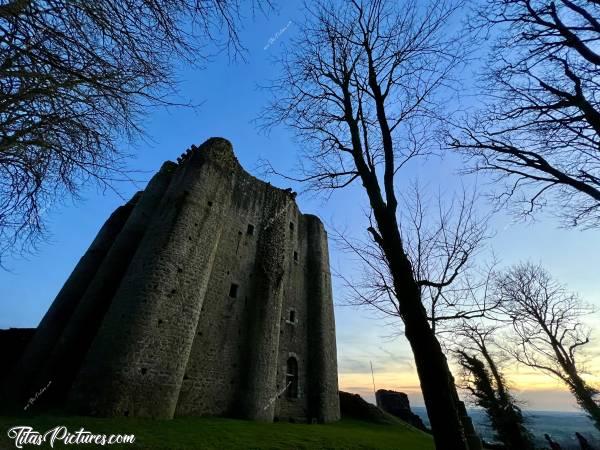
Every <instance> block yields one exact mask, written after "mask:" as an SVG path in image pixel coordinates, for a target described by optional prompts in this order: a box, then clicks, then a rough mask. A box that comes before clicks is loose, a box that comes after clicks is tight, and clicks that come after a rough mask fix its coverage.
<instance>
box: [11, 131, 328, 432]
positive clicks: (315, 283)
mask: <svg viewBox="0 0 600 450" xmlns="http://www.w3.org/2000/svg"><path fill="white" fill-rule="evenodd" d="M49 381H51V384H50V386H49V387H48V392H47V393H45V394H44V396H43V397H41V398H40V404H43V403H44V402H45V403H46V404H53V405H59V406H61V405H62V406H64V407H66V408H68V409H69V410H71V411H74V412H77V413H82V414H91V415H99V416H144V417H160V418H171V417H173V416H174V415H225V416H232V417H243V418H248V419H254V420H264V421H272V420H274V419H280V420H299V421H305V420H309V421H315V420H316V421H320V422H329V421H334V420H337V419H339V414H340V413H339V400H338V385H337V363H336V346H335V329H334V317H333V302H332V294H331V279H330V272H329V261H328V248H327V235H326V232H325V230H324V228H323V225H322V223H321V222H320V220H319V219H318V218H317V217H315V216H312V215H305V214H302V213H301V212H300V211H299V209H298V207H297V205H296V203H295V201H294V195H293V194H292V193H291V192H290V191H289V190H281V189H277V188H275V187H273V186H271V185H270V184H268V183H265V182H262V181H260V180H257V179H256V178H254V177H252V176H251V175H249V174H248V173H247V172H246V171H244V169H243V168H242V167H241V166H240V165H239V163H238V161H237V159H236V158H235V156H234V154H233V150H232V147H231V144H230V143H229V142H228V141H226V140H225V139H220V138H212V139H209V140H208V141H206V142H205V143H204V144H202V145H201V146H200V147H199V148H197V147H195V146H192V149H190V150H188V152H187V153H186V154H184V155H182V157H181V158H180V159H178V163H173V162H166V163H165V164H163V166H162V168H161V169H160V171H159V172H158V173H157V174H156V175H155V176H154V177H153V178H152V180H151V181H150V182H149V184H148V186H147V187H146V189H145V190H144V191H142V192H138V193H137V194H136V195H135V196H134V197H133V198H132V199H131V200H130V201H129V202H128V203H127V204H126V205H124V206H122V207H120V208H118V209H117V210H116V211H115V212H114V213H113V214H112V215H111V217H110V218H109V219H108V221H107V222H106V223H105V224H104V226H103V227H102V229H101V230H100V232H99V233H98V235H97V237H96V239H95V240H94V241H93V242H92V244H91V246H90V248H89V249H88V250H87V252H86V253H85V254H84V255H83V257H82V258H81V260H80V261H79V263H78V264H77V266H76V267H75V269H74V270H73V272H72V274H71V276H70V277H69V279H68V280H67V281H66V283H65V285H64V287H63V288H62V290H61V291H60V292H59V294H58V296H57V297H56V299H55V301H54V302H53V304H52V306H51V307H50V309H49V310H48V312H47V313H46V315H45V317H44V318H43V320H42V321H41V323H40V325H39V327H38V329H37V331H36V333H35V335H34V337H33V339H32V341H31V343H30V344H29V346H28V348H27V350H26V352H25V353H24V355H23V357H22V358H21V360H20V361H19V362H18V363H17V365H16V366H15V367H14V369H13V372H12V376H9V379H8V380H7V381H5V384H6V386H10V388H9V389H5V395H9V396H10V395H12V396H27V395H30V393H32V392H36V391H37V390H38V389H39V387H40V386H47V385H48V383H49ZM7 391H10V392H7Z"/></svg>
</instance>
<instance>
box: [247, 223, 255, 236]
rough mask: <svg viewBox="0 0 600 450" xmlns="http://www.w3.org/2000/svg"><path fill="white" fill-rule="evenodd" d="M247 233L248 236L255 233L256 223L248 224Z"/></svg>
mask: <svg viewBox="0 0 600 450" xmlns="http://www.w3.org/2000/svg"><path fill="white" fill-rule="evenodd" d="M246 234H247V235H248V236H252V235H253V234H254V225H252V224H248V229H247V230H246Z"/></svg>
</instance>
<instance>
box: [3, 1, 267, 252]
mask: <svg viewBox="0 0 600 450" xmlns="http://www.w3.org/2000/svg"><path fill="white" fill-rule="evenodd" d="M262 4H268V0H267V1H265V2H263V3H262ZM239 14H240V4H239V0H218V1H217V0H154V1H147V0H102V1H71V0H40V1H37V0H36V1H33V0H8V1H3V2H2V4H0V48H1V49H2V50H1V52H0V256H1V255H2V254H3V253H6V252H10V251H11V250H12V251H17V252H18V251H20V250H24V249H26V248H28V246H30V245H32V244H35V242H36V240H37V239H39V238H40V237H41V236H42V235H43V231H44V221H43V211H44V210H45V209H47V208H52V204H53V203H54V202H57V201H60V200H61V199H63V198H64V197H65V196H67V197H73V196H74V197H76V196H77V193H78V191H79V189H80V187H81V186H82V185H84V184H85V183H87V182H88V181H97V182H99V183H100V185H101V186H103V187H105V188H106V187H110V186H111V185H112V182H113V181H114V179H115V178H123V176H122V175H123V174H122V172H121V169H122V168H123V165H122V159H123V157H124V156H125V155H123V154H122V153H121V152H120V151H119V148H118V146H117V142H118V141H119V140H122V139H123V138H126V139H130V138H132V137H134V136H135V135H137V134H139V132H140V131H141V130H140V118H141V116H142V114H143V113H144V111H145V110H146V108H147V107H149V106H151V105H156V104H161V105H165V104H169V101H168V99H167V97H166V95H168V94H169V93H171V92H173V91H174V90H175V88H176V83H175V79H174V76H173V68H174V66H175V65H176V62H177V60H176V57H178V58H182V59H183V60H185V61H187V62H189V63H193V64H198V65H200V64H202V63H204V62H206V57H207V56H208V54H207V51H208V48H207V45H208V44H209V43H212V44H216V46H217V47H218V46H220V45H226V46H229V47H230V48H231V50H232V52H236V51H239V50H240V48H241V47H240V42H239V40H238V36H237V23H238V19H239ZM232 54H233V53H232Z"/></svg>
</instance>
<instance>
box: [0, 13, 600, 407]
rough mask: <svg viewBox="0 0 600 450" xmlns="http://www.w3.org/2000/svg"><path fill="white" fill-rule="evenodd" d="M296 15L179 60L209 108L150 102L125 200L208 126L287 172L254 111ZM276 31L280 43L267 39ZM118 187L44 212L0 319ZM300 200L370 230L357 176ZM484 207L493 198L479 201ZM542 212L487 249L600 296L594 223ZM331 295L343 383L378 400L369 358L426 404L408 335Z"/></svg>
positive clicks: (96, 223) (526, 384)
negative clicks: (237, 55) (221, 48)
mask: <svg viewBox="0 0 600 450" xmlns="http://www.w3.org/2000/svg"><path fill="white" fill-rule="evenodd" d="M301 18H302V12H301V9H300V5H299V3H294V2H289V3H286V4H284V3H283V2H281V4H280V5H279V11H278V13H272V14H269V16H268V17H263V16H260V15H259V16H257V17H256V18H255V19H254V20H248V21H246V22H245V29H244V31H243V32H242V34H241V38H242V41H243V43H244V45H245V46H246V47H247V49H248V54H247V56H246V62H242V61H238V62H234V63H230V62H229V60H228V57H227V56H226V55H221V56H219V57H216V58H215V59H214V61H213V62H211V63H210V64H208V65H207V68H206V69H204V70H195V69H190V68H186V67H182V68H180V69H179V71H178V73H179V78H180V79H181V85H180V93H179V96H180V99H183V100H185V101H190V102H193V103H202V106H201V107H200V108H199V110H198V111H192V110H190V109H186V108H172V109H170V110H168V111H167V110H164V109H157V110H154V111H150V113H149V115H148V116H147V118H146V120H145V122H144V129H145V130H146V132H147V139H146V141H139V142H137V143H136V144H135V145H133V146H124V147H126V148H124V150H125V152H128V153H132V154H134V155H135V157H134V158H132V159H131V160H130V161H129V162H128V164H129V167H130V168H132V169H135V170H141V171H145V173H144V174H142V175H139V178H140V179H141V182H140V183H139V184H138V186H134V185H133V184H125V183H123V184H121V185H119V190H120V193H121V195H122V197H124V198H129V197H130V196H131V195H132V194H133V193H134V192H135V191H136V190H138V189H139V188H140V187H143V186H144V184H145V182H144V180H147V179H148V178H149V177H150V176H151V174H152V173H153V172H154V171H156V170H157V169H158V168H159V167H160V165H161V163H162V162H163V161H165V160H168V159H172V160H174V159H175V158H176V157H177V156H178V155H179V154H180V153H181V152H182V151H184V150H185V149H186V148H188V147H189V146H190V145H191V144H200V143H202V142H203V141H204V140H206V139H207V138H209V137H211V136H222V137H225V138H227V139H229V140H230V141H231V142H232V143H233V146H234V149H235V152H236V155H237V157H238V159H239V160H240V162H241V164H242V165H243V166H244V167H245V168H246V169H247V170H248V171H250V172H251V173H253V174H255V175H260V174H259V172H258V170H257V167H258V161H259V159H261V158H264V159H268V160H270V161H271V162H272V163H273V165H275V166H276V167H278V168H279V169H280V170H282V171H286V170H287V171H289V170H291V169H292V168H293V166H294V163H295V161H296V157H297V148H298V145H297V144H296V142H295V141H294V138H293V136H292V135H291V134H290V132H289V131H288V130H286V129H284V128H278V129H274V130H273V131H272V132H271V133H270V134H269V135H268V136H267V135H264V134H261V133H259V131H258V130H257V127H256V125H255V124H254V123H253V119H255V118H256V117H257V115H258V113H259V112H260V109H261V108H262V107H264V106H265V104H266V101H267V93H266V92H264V91H262V90H261V89H258V88H257V86H258V85H260V84H265V83H266V82H267V81H268V80H269V79H270V78H272V77H273V76H274V75H275V74H276V71H277V67H276V66H274V63H273V61H272V57H273V56H274V55H276V54H277V52H278V51H279V49H280V45H281V44H282V43H285V42H286V40H288V39H289V38H290V37H291V36H292V35H293V33H294V32H295V30H296V29H297V24H298V23H299V22H301V21H302V19H301ZM290 22H291V23H290ZM273 40H274V41H275V42H272V43H270V42H271V41H273ZM265 47H268V48H266V49H265ZM465 77H466V78H467V79H469V77H470V75H469V74H465ZM457 166H458V161H457V159H456V158H455V157H453V156H452V155H449V156H447V157H445V158H444V159H433V160H429V161H427V163H422V164H415V165H413V166H412V167H411V168H410V170H409V171H408V172H405V173H403V174H402V175H401V176H403V177H405V178H406V179H414V178H415V177H417V176H418V177H419V178H420V179H422V180H423V179H424V180H426V181H428V182H429V184H430V185H431V186H432V187H433V188H434V189H435V190H437V189H438V187H439V188H441V189H443V190H453V189H458V188H459V186H460V183H461V180H460V177H459V176H458V175H457V174H456V173H455V172H456V168H457ZM272 181H273V183H274V184H276V185H279V186H282V187H287V186H288V185H289V184H288V183H287V182H285V181H282V180H277V179H273V180H272ZM469 183H470V181H469ZM296 189H298V188H297V187H296ZM122 197H120V196H119V195H117V194H115V193H113V192H100V191H98V190H96V189H95V188H90V189H88V190H86V191H84V193H83V196H82V199H81V200H80V201H78V202H76V203H73V202H70V201H68V202H66V203H65V204H63V205H59V206H57V207H56V208H55V209H53V210H51V211H49V212H48V213H47V218H48V223H49V229H50V232H51V239H50V240H49V242H47V243H45V244H43V245H41V246H40V248H39V251H38V253H37V254H35V255H32V256H29V257H28V258H26V259H23V258H20V259H17V258H15V259H11V260H8V261H6V264H7V266H8V267H9V269H10V271H9V272H0V328H7V327H33V326H36V325H37V323H38V322H39V320H40V319H41V317H42V315H43V314H44V312H45V311H46V309H47V308H48V306H49V305H50V303H51V302H52V300H53V298H54V296H55V295H56V293H57V292H58V291H59V289H60V288H61V286H62V283H63V282H64V281H65V280H66V278H67V277H68V275H69V273H70V271H71V270H72V268H73V267H74V265H75V264H76V262H77V261H78V259H79V258H80V257H81V255H82V254H83V253H84V251H85V249H86V248H87V247H88V245H89V244H90V242H91V241H92V239H93V237H94V236H95V234H96V232H97V231H98V229H99V227H100V226H101V224H102V223H103V222H104V220H106V218H107V217H108V216H109V214H110V213H111V212H112V211H113V210H114V209H115V208H116V207H117V206H119V205H120V204H122V203H123V198H122ZM298 203H299V205H300V208H301V209H302V211H303V212H305V213H314V214H317V215H319V216H320V217H321V218H322V219H323V221H324V222H325V223H326V225H327V226H328V227H331V226H333V225H335V226H337V227H348V229H349V230H350V231H351V232H352V233H357V234H360V233H363V230H364V229H365V224H364V221H363V214H362V212H361V211H362V208H365V207H366V205H367V203H366V199H365V198H364V196H363V195H362V192H361V191H360V189H358V186H357V187H351V188H349V189H347V190H345V191H341V192H338V193H336V194H334V195H333V196H332V197H331V198H330V199H329V200H327V201H325V200H324V199H322V198H314V197H310V196H307V195H301V196H299V197H298ZM481 208H482V209H487V208H488V206H487V205H485V204H482V206H481ZM538 219H539V220H538V221H537V222H535V223H528V224H523V223H517V222H515V221H514V220H513V219H512V218H511V217H510V216H508V215H503V214H500V215H498V216H496V217H495V218H494V220H493V223H492V225H493V229H494V231H495V233H496V236H495V238H494V240H493V241H492V247H493V250H494V251H495V253H496V254H497V256H498V257H499V258H500V259H501V262H502V263H503V264H510V263H513V262H517V261H520V260H526V259H530V260H533V261H535V262H538V261H541V262H543V263H544V265H545V266H546V267H547V268H548V269H549V270H550V271H551V272H552V273H553V274H554V275H555V276H556V277H557V278H558V279H559V280H561V281H562V282H565V283H567V284H568V286H569V287H570V288H571V289H573V290H575V291H577V292H579V293H580V294H581V295H582V297H584V298H585V299H586V300H587V301H589V302H591V303H594V304H595V305H596V306H600V295H599V294H598V293H599V292H600V290H599V288H600V277H599V276H598V269H597V267H598V265H597V260H598V254H599V250H600V235H599V233H598V232H597V231H579V230H572V229H559V228H558V221H557V220H555V219H553V218H551V217H545V216H539V217H538ZM330 251H331V261H332V265H333V267H334V268H336V269H339V270H342V271H345V270H348V269H349V268H350V267H351V264H350V262H349V261H348V260H347V257H346V256H345V255H344V254H342V253H340V252H339V251H338V250H337V249H336V248H335V247H333V246H331V249H330ZM334 297H335V300H336V304H337V306H336V321H337V338H338V360H339V369H340V384H341V387H342V388H343V389H345V390H351V391H354V392H360V393H361V394H363V395H365V397H367V398H369V399H370V398H372V384H371V374H370V366H369V362H370V361H372V363H373V367H374V371H375V381H376V384H377V387H385V388H391V389H399V390H404V391H406V392H408V393H409V394H410V395H411V398H412V401H413V402H414V403H415V404H421V403H422V401H421V399H420V397H419V395H418V392H417V391H418V383H417V378H416V375H415V371H414V368H413V364H412V356H411V353H410V349H409V347H408V345H407V343H406V341H405V339H404V338H403V337H401V336H400V337H390V334H391V332H392V330H391V329H390V327H389V326H386V325H385V323H384V322H383V321H382V320H381V318H379V317H377V316H376V315H375V314H374V313H373V312H372V311H369V310H365V309H360V310H359V309H356V308H351V307H348V306H343V304H342V303H343V298H344V292H343V288H342V286H341V283H340V282H335V285H334ZM590 323H591V324H592V325H595V326H596V327H597V328H598V326H597V325H598V323H599V322H598V317H597V316H594V317H592V318H590ZM596 338H597V339H600V337H598V336H597V337H596ZM596 355H598V352H597V351H596ZM599 359H600V358H599ZM515 379H517V380H518V382H517V383H516V385H517V386H516V387H517V391H518V393H519V394H520V396H521V398H523V399H525V400H527V401H528V406H529V407H530V408H540V409H553V410H561V409H572V408H573V402H572V401H571V398H570V396H569V395H568V394H566V393H564V391H563V390H562V389H561V388H560V386H559V385H557V384H556V383H555V382H553V381H552V380H550V379H546V378H540V377H539V376H537V375H534V374H531V373H529V372H528V371H526V370H516V369H515ZM596 381H598V379H596Z"/></svg>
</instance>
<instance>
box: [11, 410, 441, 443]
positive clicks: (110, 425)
mask: <svg viewBox="0 0 600 450" xmlns="http://www.w3.org/2000/svg"><path fill="white" fill-rule="evenodd" d="M16 425H27V426H31V427H32V428H33V429H34V430H35V431H38V432H41V433H44V432H45V431H47V430H49V429H51V428H54V427H56V426H58V425H64V426H66V427H67V428H68V430H69V431H70V432H74V431H77V430H79V429H80V428H81V427H83V428H85V429H86V430H87V431H91V432H92V433H94V434H107V435H110V434H118V433H119V434H135V436H136V440H135V444H133V445H128V446H117V445H111V446H105V447H102V448H106V449H117V448H129V449H146V448H149V449H219V450H220V449H244V450H247V449H273V450H277V449H282V450H288V449H381V450H383V449H406V450H433V448H434V447H433V441H432V439H431V437H430V436H428V435H427V434H425V433H422V432H421V431H418V430H416V429H414V428H412V427H411V426H409V425H407V424H405V423H404V422H401V421H399V420H396V421H395V422H394V423H387V424H384V423H370V422H365V421H360V420H351V419H344V420H342V421H341V422H338V423H334V424H327V425H308V424H291V423H273V424H268V423H255V422H248V421H242V420H233V419H221V418H198V417H188V418H178V419H174V420H149V419H131V418H130V419H125V418H119V419H96V418H89V417H72V416H69V417H61V416H40V417H35V418H14V417H9V418H8V417H0V433H1V434H0V449H14V448H15V447H14V443H13V441H12V440H10V439H8V437H7V431H8V429H9V428H11V427H12V426H16ZM23 448H40V447H37V446H24V447H23ZM41 448H50V447H49V446H47V447H41ZM54 448H93V446H91V445H85V446H73V445H71V446H64V445H62V443H60V444H59V445H58V446H55V447H54Z"/></svg>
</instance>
